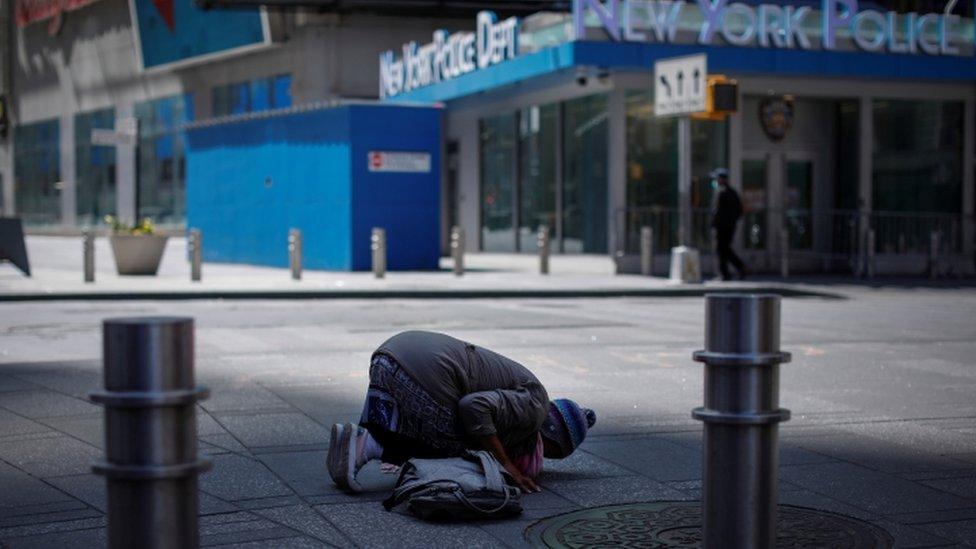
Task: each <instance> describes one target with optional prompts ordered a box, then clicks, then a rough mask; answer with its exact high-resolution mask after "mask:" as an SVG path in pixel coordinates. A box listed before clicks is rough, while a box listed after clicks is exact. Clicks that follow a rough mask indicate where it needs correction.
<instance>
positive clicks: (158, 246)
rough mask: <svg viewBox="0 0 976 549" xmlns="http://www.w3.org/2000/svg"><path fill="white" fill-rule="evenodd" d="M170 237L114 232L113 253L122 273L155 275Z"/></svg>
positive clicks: (118, 269) (116, 264) (112, 238)
mask: <svg viewBox="0 0 976 549" xmlns="http://www.w3.org/2000/svg"><path fill="white" fill-rule="evenodd" d="M167 238H168V237H165V236H158V235H141V234H140V235H136V234H113V235H112V236H110V237H109V241H110V242H111V243H112V255H114V256H115V269H116V270H117V271H118V273H119V274H120V275H155V274H156V271H158V270H159V262H160V260H161V259H162V258H163V251H164V250H165V249H166V239H167Z"/></svg>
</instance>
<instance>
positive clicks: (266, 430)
mask: <svg viewBox="0 0 976 549" xmlns="http://www.w3.org/2000/svg"><path fill="white" fill-rule="evenodd" d="M217 420H218V421H219V422H220V423H221V424H222V425H223V427H224V428H225V429H227V430H228V431H229V432H230V433H231V434H233V435H234V436H235V437H236V438H237V439H238V440H239V441H241V442H242V443H243V444H244V445H245V446H247V447H248V448H255V447H261V446H294V445H302V444H325V443H328V431H327V430H326V429H325V428H323V427H322V426H321V425H319V424H318V423H315V422H314V421H312V420H311V419H309V418H308V417H306V416H305V415H303V414H299V413H273V414H271V413H269V414H255V415H221V414H218V415H217Z"/></svg>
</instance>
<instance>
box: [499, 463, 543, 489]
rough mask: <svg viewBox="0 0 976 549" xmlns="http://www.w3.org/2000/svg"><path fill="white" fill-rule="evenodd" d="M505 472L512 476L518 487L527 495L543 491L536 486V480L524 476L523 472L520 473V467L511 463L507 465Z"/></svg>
mask: <svg viewBox="0 0 976 549" xmlns="http://www.w3.org/2000/svg"><path fill="white" fill-rule="evenodd" d="M505 470H506V471H508V474H510V475H512V480H514V481H515V484H517V485H518V487H519V488H521V489H522V491H523V492H525V493H526V494H533V493H536V492H541V491H542V488H539V485H538V484H536V483H535V481H534V480H532V479H531V478H530V477H527V476H525V475H523V474H522V471H519V469H518V467H516V466H515V465H514V464H512V463H511V462H508V463H507V464H505Z"/></svg>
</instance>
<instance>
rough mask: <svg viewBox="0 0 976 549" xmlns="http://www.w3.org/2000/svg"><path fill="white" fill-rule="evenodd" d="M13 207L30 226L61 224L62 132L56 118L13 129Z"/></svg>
mask: <svg viewBox="0 0 976 549" xmlns="http://www.w3.org/2000/svg"><path fill="white" fill-rule="evenodd" d="M13 133H14V147H15V148H16V151H17V153H16V156H15V158H14V207H15V208H16V215H17V216H19V217H21V218H22V219H23V220H24V223H26V224H29V225H50V224H55V223H59V222H60V221H61V196H60V193H59V192H58V191H59V182H60V180H61V144H60V138H61V130H60V121H59V120H58V119H56V118H55V119H53V120H45V121H43V122H34V123H32V124H24V125H20V126H17V127H16V128H15V129H14V132H13Z"/></svg>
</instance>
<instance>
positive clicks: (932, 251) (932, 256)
mask: <svg viewBox="0 0 976 549" xmlns="http://www.w3.org/2000/svg"><path fill="white" fill-rule="evenodd" d="M941 236H942V235H941V234H939V231H932V232H931V233H929V278H931V279H933V280H934V279H935V278H937V277H938V276H939V247H940V244H941V242H940V240H941Z"/></svg>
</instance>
